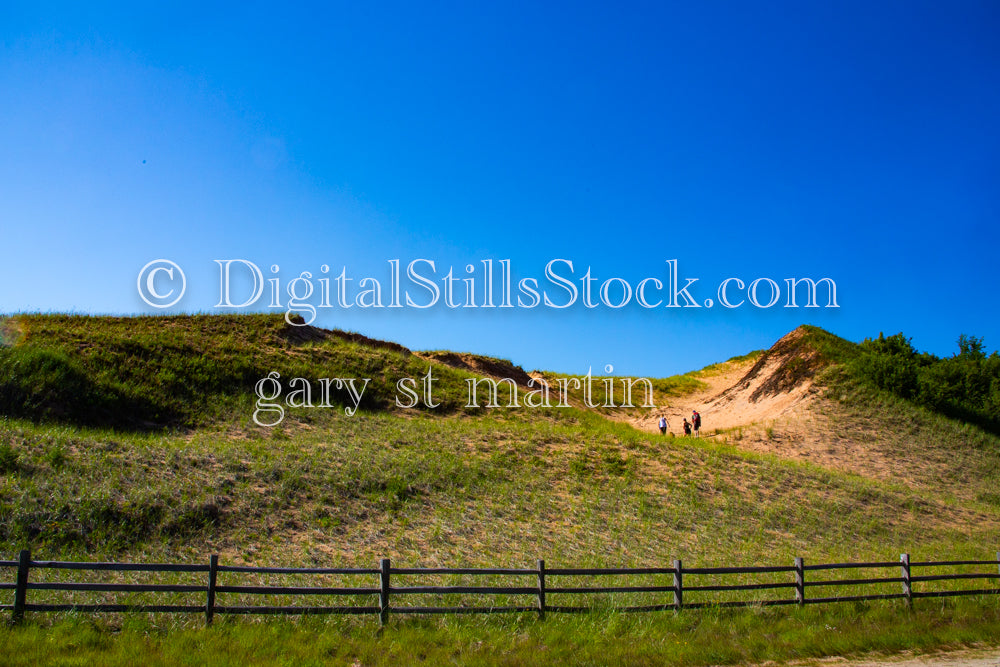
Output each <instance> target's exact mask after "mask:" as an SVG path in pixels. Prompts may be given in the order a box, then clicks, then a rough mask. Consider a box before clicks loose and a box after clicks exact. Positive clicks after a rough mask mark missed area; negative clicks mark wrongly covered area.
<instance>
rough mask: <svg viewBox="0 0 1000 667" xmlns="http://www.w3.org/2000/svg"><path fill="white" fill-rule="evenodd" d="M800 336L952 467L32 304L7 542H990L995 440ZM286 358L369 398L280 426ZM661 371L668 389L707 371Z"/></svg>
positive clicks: (836, 350) (679, 549)
mask: <svg viewBox="0 0 1000 667" xmlns="http://www.w3.org/2000/svg"><path fill="white" fill-rule="evenodd" d="M805 331H806V334H807V335H805V336H801V337H799V338H797V339H796V343H795V345H798V346H801V352H802V354H797V355H793V356H792V357H789V359H794V358H801V359H805V360H806V361H802V362H801V363H800V364H799V365H798V366H797V367H789V363H785V364H784V365H783V366H782V368H781V369H780V372H781V373H784V374H786V375H788V377H790V378H791V377H792V376H796V377H799V376H802V375H808V376H809V377H823V378H827V379H825V380H823V382H827V381H828V382H829V383H830V386H831V387H834V389H833V390H831V391H829V392H828V394H829V396H828V398H826V399H824V402H823V405H824V406H826V407H825V408H824V409H825V410H827V411H828V412H829V414H830V415H832V416H831V417H830V418H831V419H833V420H834V421H836V419H842V418H847V419H850V414H851V412H852V411H858V410H862V409H864V410H867V409H878V410H891V411H893V413H894V415H895V416H896V419H895V421H894V422H893V424H896V425H897V426H899V428H898V429H897V428H896V427H895V426H891V427H890V426H889V425H886V426H884V427H883V429H882V430H881V431H880V433H879V435H878V437H879V438H884V439H885V438H887V439H888V440H889V441H891V442H896V440H895V438H896V434H897V433H898V434H900V435H899V438H900V442H902V441H903V440H905V442H906V445H905V446H906V448H907V450H908V452H909V459H908V460H910V461H914V460H917V461H919V459H920V456H921V453H922V452H923V453H926V457H927V460H932V461H933V462H934V466H935V467H934V475H936V476H939V477H938V478H939V479H942V480H945V481H946V482H947V483H946V484H937V485H935V484H934V483H933V482H932V480H931V479H928V478H927V476H921V475H920V474H914V475H913V476H900V477H898V478H890V479H885V478H878V477H873V476H871V475H867V474H866V472H865V470H864V467H863V465H862V466H859V467H858V469H856V470H840V469H833V468H830V467H822V466H819V465H815V464H813V463H809V462H803V461H796V460H789V459H787V458H785V457H782V456H780V455H776V454H773V453H772V454H761V453H754V452H750V451H746V450H745V449H744V448H742V447H741V440H740V437H741V436H740V433H738V432H735V431H725V432H720V433H718V434H716V435H715V437H713V438H711V439H710V438H702V439H695V438H675V439H667V438H663V437H661V436H659V434H658V433H657V434H648V433H644V432H641V431H638V430H636V429H634V428H632V427H630V426H628V425H626V424H621V423H616V422H614V421H610V420H608V419H607V418H606V417H605V416H604V415H602V414H600V413H599V412H597V411H591V410H584V409H581V408H579V407H570V408H551V409H544V408H540V409H523V408H522V409H508V408H499V409H485V408H479V409H463V408H462V407H461V406H462V405H463V403H464V401H465V392H466V386H465V380H466V379H468V378H472V377H476V376H474V375H472V374H471V373H470V371H469V370H467V369H466V368H462V367H452V366H449V365H447V364H445V363H438V362H435V363H433V369H434V370H433V373H434V377H435V378H437V380H436V384H435V385H434V387H435V388H434V398H435V400H437V401H440V403H441V407H440V408H437V409H433V410H431V409H410V410H406V409H400V408H397V407H395V405H394V398H393V397H394V395H395V383H396V381H397V379H398V378H399V377H401V376H409V377H414V378H420V377H421V376H423V375H424V374H425V373H426V372H427V369H428V367H429V364H430V363H431V362H429V360H428V359H427V358H425V357H422V356H419V355H418V354H415V353H411V352H409V351H407V350H405V349H403V348H401V347H399V346H397V345H394V344H391V343H382V342H378V341H372V340H369V339H365V338H363V337H361V336H358V335H357V334H346V333H342V332H327V331H321V330H317V329H311V328H298V327H289V326H288V325H286V324H285V323H284V322H283V321H282V320H281V318H280V317H270V316H238V317H217V316H191V317H163V318H153V317H141V318H96V317H78V316H49V315H46V316H16V317H14V318H10V319H8V320H7V321H6V322H5V323H4V332H5V333H4V340H5V341H6V346H5V347H4V348H3V349H2V350H0V395H2V401H3V402H2V406H3V407H2V412H3V414H4V415H6V416H5V417H3V418H2V419H0V475H2V476H0V545H2V550H3V551H4V552H5V553H8V554H12V553H14V552H15V551H16V550H17V549H20V548H22V547H26V546H29V547H31V548H32V549H33V550H34V551H35V552H36V553H38V554H41V555H43V556H56V555H72V556H76V557H87V558H95V557H108V558H118V559H123V558H151V557H156V558H174V559H176V558H183V559H197V560H204V558H205V555H206V554H207V553H208V552H210V551H212V552H219V553H221V554H223V558H224V559H225V560H227V561H228V562H234V561H235V562H251V563H264V564H267V563H271V564H273V563H278V562H280V563H300V564H302V563H331V562H335V563H348V564H362V563H372V562H374V561H375V559H376V558H378V557H381V556H391V557H393V558H394V559H395V560H396V561H398V562H401V563H414V564H418V563H419V564H427V565H430V564H442V565H460V564H480V565H486V564H524V563H530V562H533V561H534V559H535V558H539V557H545V558H546V559H547V560H548V562H550V563H562V564H581V565H582V564H601V565H636V564H650V563H663V562H668V561H669V560H671V559H673V558H678V557H681V558H684V559H685V560H686V561H688V562H691V563H718V562H720V561H729V562H740V563H759V562H773V561H775V560H777V561H779V562H780V561H783V560H790V559H791V558H792V557H793V556H796V555H798V556H806V557H808V558H816V559H849V558H867V557H873V556H878V557H880V558H881V557H886V556H890V557H893V558H894V557H895V556H896V555H897V554H898V553H899V552H900V551H911V552H914V553H920V552H923V553H926V554H927V555H929V556H930V555H938V554H948V555H954V556H958V555H962V554H968V555H973V554H974V555H977V556H980V557H982V556H983V555H984V554H986V555H991V554H992V553H993V551H992V550H993V545H996V544H998V543H1000V500H998V499H997V496H996V495H995V483H996V471H997V469H998V462H1000V457H998V451H1000V443H998V439H997V437H996V436H995V435H992V434H991V433H989V432H986V431H983V430H981V429H978V428H976V427H970V426H963V425H961V424H959V423H957V422H954V421H953V420H950V419H946V418H943V417H938V416H936V415H934V414H933V413H930V412H928V411H927V410H926V409H925V408H922V407H920V406H916V405H912V404H910V403H908V402H905V401H899V400H897V399H895V398H893V397H892V396H890V395H888V394H883V393H879V392H878V391H876V390H874V389H870V388H869V389H865V387H867V385H864V384H863V383H858V382H856V381H855V380H854V379H852V377H853V376H851V375H850V374H849V373H848V372H847V371H845V370H844V368H846V366H845V365H844V363H843V361H844V359H845V358H846V357H847V356H849V355H851V354H852V353H853V350H854V349H855V348H856V346H854V345H853V344H851V343H848V342H847V341H843V340H841V339H838V338H836V337H835V336H831V335H830V334H828V333H826V332H823V331H821V330H815V329H808V330H805ZM785 351H786V352H787V350H785ZM435 354H436V358H437V359H438V361H440V359H441V357H442V356H445V355H444V353H435ZM429 356H430V355H429ZM765 356H766V355H765ZM483 359H487V360H488V358H483ZM464 361H465V363H466V366H468V363H469V362H468V359H465V360H464ZM760 362H761V357H760V355H754V356H752V357H750V358H748V359H746V360H744V361H743V363H747V364H751V365H752V364H755V363H760ZM484 363H485V362H484ZM489 363H494V364H496V363H501V364H505V363H507V362H503V361H502V360H491V361H489ZM792 366H794V364H792ZM824 369H825V370H824ZM838 369H839V370H838ZM271 371H277V372H279V373H280V374H281V376H282V377H283V378H290V377H296V376H298V377H304V378H309V379H312V380H318V379H319V378H323V377H357V378H360V377H365V378H371V379H372V382H371V385H370V387H369V389H368V390H367V391H366V392H365V394H364V397H365V398H364V401H363V402H362V406H361V409H360V410H359V411H358V412H357V413H355V414H354V415H353V416H348V414H346V413H345V411H344V409H343V407H344V405H345V404H346V403H345V401H343V400H342V401H340V402H339V403H338V404H337V405H336V406H335V407H331V408H313V409H293V410H289V415H288V418H286V419H285V420H284V421H283V422H282V423H281V424H280V425H278V426H275V427H273V428H268V427H262V426H259V425H257V424H255V423H254V422H253V421H252V419H251V415H252V414H253V410H254V398H255V397H254V395H253V387H254V384H255V383H256V382H257V381H258V380H259V379H260V378H261V377H264V376H265V375H266V374H267V373H268V372H271ZM656 384H657V390H658V394H657V401H658V402H661V404H662V402H664V401H670V400H674V398H675V397H676V396H678V395H683V392H684V391H690V390H692V388H693V387H695V386H697V385H698V381H697V380H696V379H692V378H677V379H674V380H669V381H658V382H657V383H656ZM779 384H780V383H779ZM859 392H860V393H859ZM864 392H868V393H867V394H864V395H861V394H863V393H864ZM872 406H874V407H872ZM880 406H881V407H880ZM887 431H891V432H890V434H889V435H886V432H887ZM858 437H862V438H863V437H868V436H866V435H865V434H864V433H859V434H858ZM893 446H896V445H893ZM899 446H902V445H899ZM915 467H916V469H919V466H918V465H915ZM955 485H962V491H961V492H956V490H955Z"/></svg>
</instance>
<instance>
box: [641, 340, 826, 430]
mask: <svg viewBox="0 0 1000 667" xmlns="http://www.w3.org/2000/svg"><path fill="white" fill-rule="evenodd" d="M804 335H805V332H804V331H802V330H801V329H796V330H795V331H792V332H791V333H789V334H787V335H786V336H784V337H783V338H782V339H781V340H779V341H778V342H777V343H775V344H774V345H773V346H772V347H771V349H770V350H768V351H767V352H766V353H764V354H763V355H761V356H760V357H759V358H758V359H756V360H748V361H742V362H728V363H726V364H723V365H722V366H721V367H719V368H716V369H713V370H712V371H708V372H705V373H704V374H703V375H700V376H699V378H698V379H700V380H702V381H703V382H705V383H706V384H707V385H708V386H707V387H706V388H705V389H703V390H701V391H698V392H695V393H693V394H689V395H687V396H684V397H681V398H678V399H675V400H674V401H673V403H672V404H671V405H669V406H665V407H659V408H657V409H655V410H651V411H650V412H649V414H648V415H647V416H645V417H632V418H630V421H631V422H632V423H633V424H634V425H635V426H636V427H637V428H641V429H642V430H644V431H656V430H657V421H658V420H659V417H660V415H664V416H666V418H667V421H668V422H669V425H670V426H669V430H670V431H671V432H672V433H674V434H675V435H681V434H683V432H684V428H683V421H682V420H683V419H684V418H685V417H687V418H688V420H689V421H690V419H691V412H692V410H697V411H698V412H699V413H700V414H701V420H702V432H703V434H707V433H712V432H714V431H715V430H716V429H728V428H733V427H737V426H746V425H750V424H754V423H760V422H765V421H770V420H775V419H778V418H780V417H786V416H791V415H792V414H793V413H795V414H799V413H801V412H803V411H804V408H805V407H806V406H807V405H808V404H809V403H810V402H811V401H812V400H813V398H814V397H815V396H816V393H817V392H816V391H815V390H814V389H813V384H812V377H813V374H814V373H815V372H816V370H817V369H818V367H819V365H820V364H819V359H818V357H817V355H816V354H815V352H813V351H812V350H810V349H809V348H803V347H802V346H799V345H797V343H798V342H799V341H800V340H801V338H802V337H803V336H804Z"/></svg>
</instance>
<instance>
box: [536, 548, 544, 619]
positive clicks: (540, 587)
mask: <svg viewBox="0 0 1000 667" xmlns="http://www.w3.org/2000/svg"><path fill="white" fill-rule="evenodd" d="M538 620H539V621H544V620H545V559H544V558H539V559H538Z"/></svg>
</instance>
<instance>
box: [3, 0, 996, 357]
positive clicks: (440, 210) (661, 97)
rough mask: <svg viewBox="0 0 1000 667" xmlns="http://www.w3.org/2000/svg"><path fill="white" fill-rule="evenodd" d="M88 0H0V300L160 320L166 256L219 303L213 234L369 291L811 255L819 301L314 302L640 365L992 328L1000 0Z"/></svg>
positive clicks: (701, 290)
mask: <svg viewBox="0 0 1000 667" xmlns="http://www.w3.org/2000/svg"><path fill="white" fill-rule="evenodd" d="M84 4H85V6H80V3H72V4H65V5H63V4H58V3H22V2H13V3H9V2H8V3H3V5H0V91H2V95H0V234H2V239H3V241H2V242H3V250H4V252H3V260H2V262H0V312H16V311H24V310H31V311H35V310H41V311H72V312H84V313H153V312H160V311H156V310H155V309H153V308H150V307H149V306H147V305H146V304H145V303H143V301H142V300H141V299H140V298H139V295H138V291H137V284H136V279H137V275H138V273H139V270H140V269H141V268H142V267H143V266H144V265H145V264H146V263H147V262H149V261H150V260H153V259H158V258H166V259H170V260H172V261H174V262H176V263H177V264H178V265H179V266H181V267H182V268H183V270H184V272H185V275H186V278H187V282H188V287H187V292H186V293H185V296H184V298H183V299H182V300H181V301H180V302H179V303H178V304H177V306H176V307H174V308H173V309H170V310H168V311H167V312H180V311H184V312H220V310H221V309H218V308H214V306H215V305H216V303H217V302H218V301H219V269H218V266H217V265H216V264H215V263H214V260H216V259H246V260H248V261H251V262H254V263H255V264H257V265H258V266H259V267H261V269H262V272H263V273H265V274H267V275H265V277H271V275H270V273H269V272H268V267H270V266H271V265H273V264H277V265H279V267H280V271H279V273H278V275H279V276H280V278H281V279H282V281H283V284H282V289H284V288H285V285H286V284H287V281H288V280H291V279H292V278H294V277H295V276H297V275H299V274H300V273H301V272H302V271H309V272H311V273H312V274H313V276H314V278H318V277H319V275H320V273H319V267H320V266H321V265H324V264H326V265H328V266H329V267H330V269H331V273H330V276H336V275H338V274H339V273H340V271H341V269H343V268H344V267H346V268H347V272H348V274H350V275H351V276H353V277H354V278H355V280H357V279H359V278H362V277H365V276H370V277H375V278H376V279H378V280H380V281H382V282H383V289H384V290H386V291H387V290H388V280H389V269H388V263H387V262H388V260H390V259H399V260H400V261H401V263H402V265H403V267H404V269H405V266H406V265H407V264H408V263H409V262H411V261H413V260H417V259H428V260H433V261H434V262H435V265H436V267H437V271H436V274H435V275H434V278H435V279H437V280H438V283H439V284H442V283H440V279H441V278H442V277H443V276H444V275H445V274H446V273H447V271H448V269H449V268H452V267H453V268H454V271H455V275H456V276H457V277H465V276H466V275H467V274H465V273H464V268H465V266H466V265H467V264H473V265H474V266H476V267H481V262H482V261H483V260H490V259H492V260H494V262H498V261H499V260H502V259H509V260H510V261H511V265H512V267H513V274H514V279H515V289H516V281H517V280H518V279H520V278H535V279H537V280H538V281H539V284H540V286H541V287H543V288H545V287H546V284H545V280H544V273H545V265H546V264H547V263H548V262H549V261H551V260H554V259H565V260H569V261H572V262H573V265H574V271H573V273H572V275H571V276H570V277H571V278H572V279H574V280H576V281H577V283H576V284H577V285H579V284H580V283H579V280H580V278H581V276H582V275H583V274H584V272H585V271H586V269H587V267H590V269H591V271H592V275H593V276H594V277H596V278H598V280H599V282H598V286H599V285H600V283H601V282H603V281H605V280H607V279H608V278H612V277H618V278H622V279H623V280H625V281H628V282H629V283H630V285H631V286H632V287H635V286H636V284H637V283H638V281H640V280H641V279H643V278H645V277H654V278H657V279H659V280H661V281H665V280H666V279H667V264H666V261H667V260H674V259H676V260H677V262H678V267H679V274H680V275H681V277H682V278H684V279H686V278H698V279H699V280H698V282H697V283H696V287H694V288H692V291H693V292H695V294H696V295H697V299H698V300H699V302H702V303H703V302H704V300H705V299H706V298H717V294H716V288H717V286H718V284H719V283H720V282H721V281H722V280H724V279H726V278H730V277H734V278H740V279H741V280H743V281H744V284H747V283H749V282H750V281H752V280H754V279H756V278H770V279H772V280H775V281H776V282H777V283H778V284H779V285H781V286H784V285H785V283H784V280H785V279H786V278H790V277H794V278H802V277H811V278H814V279H820V278H824V277H828V278H831V279H832V280H834V281H835V282H836V284H837V300H838V303H839V305H840V307H839V308H837V309H832V308H812V309H807V308H803V307H800V308H783V307H781V306H782V305H783V304H784V303H785V301H784V295H783V298H782V301H780V302H779V304H778V305H777V306H775V307H772V308H766V309H765V308H756V307H753V306H752V305H749V304H744V305H743V306H742V307H740V308H735V309H726V308H722V307H720V306H719V305H718V304H716V305H715V307H713V308H705V307H701V308H675V309H671V308H663V307H660V308H652V309H646V308H642V307H640V306H639V305H637V304H636V303H635V302H634V300H633V301H632V302H631V303H629V304H628V305H626V306H625V307H623V308H620V309H612V308H608V307H603V306H600V307H597V308H593V309H590V308H586V307H584V306H583V305H582V304H580V303H577V304H576V305H575V306H573V307H571V308H566V309H556V308H546V307H542V306H540V307H537V308H511V309H499V308H494V309H486V308H477V309H469V308H457V309H450V308H448V307H446V306H445V305H444V304H443V303H439V304H438V305H437V306H435V307H433V308H429V309H416V308H400V309H390V308H382V309H371V308H370V309H362V308H359V307H354V308H351V309H349V310H345V309H342V308H337V307H334V308H328V309H320V310H319V315H318V319H317V321H316V324H317V325H319V326H324V327H329V328H346V329H350V330H354V331H360V332H362V333H364V334H366V335H369V336H374V337H378V338H385V339H390V340H395V341H398V342H400V343H402V344H404V345H407V346H409V347H412V348H415V349H441V348H448V349H457V350H465V351H472V352H478V353H482V354H489V355H493V356H500V357H506V358H509V359H512V360H513V361H515V362H516V363H519V364H522V365H524V366H525V367H527V368H529V369H531V368H548V369H553V370H559V371H563V372H574V373H585V372H586V371H587V369H588V368H590V367H592V368H593V369H594V370H595V372H597V371H599V370H600V371H603V369H604V367H605V366H606V365H607V364H612V365H613V366H614V369H615V373H620V374H626V375H648V376H662V375H668V374H673V373H677V372H683V371H686V370H691V369H693V368H699V367H701V366H704V365H706V364H708V363H712V362H715V361H719V360H721V359H725V358H728V357H729V356H733V355H736V354H741V353H744V352H746V351H748V350H751V349H756V348H762V347H767V346H769V345H770V344H771V343H773V342H774V341H775V340H776V339H777V338H778V337H780V336H781V335H782V334H784V333H786V332H787V331H789V330H790V329H792V328H794V327H795V326H797V325H798V324H801V323H812V324H816V325H818V326H821V327H824V328H826V329H828V330H830V331H832V332H834V333H836V334H838V335H841V336H844V337H846V338H849V339H852V340H860V339H861V338H864V337H866V336H873V335H877V334H878V332H879V331H884V332H886V333H887V334H890V333H896V332H898V331H903V332H904V333H905V334H906V335H907V336H911V337H912V339H913V342H914V344H915V345H916V347H917V348H919V349H923V350H928V351H931V352H934V353H936V354H939V355H950V354H952V353H953V352H955V351H956V350H957V345H956V344H955V341H956V340H957V338H958V336H959V334H960V333H969V334H973V335H978V336H983V337H984V338H985V342H986V346H987V348H988V349H990V350H993V349H997V348H998V347H1000V318H998V315H997V308H996V306H997V298H996V286H995V283H996V280H997V277H998V275H1000V273H998V271H997V268H996V266H997V264H996V255H997V247H998V240H1000V232H998V231H997V230H998V225H997V223H998V219H1000V166H998V165H1000V161H998V159H997V157H998V156H1000V129H998V128H1000V123H998V122H997V119H998V118H1000V74H998V72H1000V42H998V40H997V39H996V35H997V34H998V29H1000V5H997V4H996V3H993V2H980V3H976V2H959V3H949V5H948V6H947V7H946V6H944V5H943V3H924V2H909V1H908V2H876V3H871V2H838V3H822V4H821V3H801V2H778V3H768V4H766V5H765V4H764V3H751V2H734V3H722V2H706V3H676V4H674V3H626V4H625V5H624V6H622V5H621V3H560V4H556V3H546V4H545V5H544V6H538V5H537V4H536V3H497V4H496V5H494V6H476V5H478V3H419V4H418V3H317V4H312V5H309V4H303V5H299V6H297V7H293V8H286V7H280V8H279V7H276V6H274V5H272V4H262V3H257V4H254V3H249V4H248V3H239V4H230V5H211V6H209V3H199V4H181V3H170V6H163V7H156V8H147V9H143V8H140V7H136V6H134V5H133V4H131V3H129V4H121V5H116V4H111V3H104V4H102V3H94V4H89V3H84ZM561 266H565V265H561ZM495 268H496V270H498V266H497V267H495ZM564 273H568V272H567V271H564ZM479 276H480V277H481V274H479ZM162 277H163V275H162V274H161V278H162ZM356 284H357V283H356V282H355V283H352V285H356ZM404 287H406V285H404ZM409 288H410V290H411V292H412V293H413V295H414V299H415V300H421V299H424V298H425V296H426V295H427V292H426V291H424V290H421V289H420V288H418V287H414V286H413V285H412V284H411V285H409ZM164 289H165V288H164ZM234 289H235V288H234ZM477 289H481V285H480V287H478V288H477ZM547 289H548V290H549V292H550V294H551V295H552V297H553V299H554V300H555V299H557V298H563V297H564V296H565V294H566V293H565V292H564V291H562V290H560V289H559V288H557V287H555V286H553V285H552V284H551V283H549V284H548V285H547ZM615 289H618V288H617V287H616V288H615ZM821 293H822V292H821ZM614 294H615V292H614V290H612V296H613V295H614ZM478 298H479V299H481V298H482V294H481V292H480V293H479V294H478ZM737 298H738V297H736V296H735V295H734V300H736V299H737ZM742 298H745V294H744V295H743V297H742ZM384 300H385V301H386V302H388V295H384ZM650 300H651V301H653V300H654V299H653V298H652V297H651V298H650ZM799 301H800V303H801V301H802V299H801V298H800V299H799ZM266 302H267V298H266V296H265V297H263V298H262V299H261V301H260V302H258V303H257V304H256V306H257V307H258V308H263V307H265V306H266ZM314 303H315V299H314ZM820 303H821V304H823V303H825V299H823V298H821V299H820ZM275 312H283V310H280V309H278V310H275Z"/></svg>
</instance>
